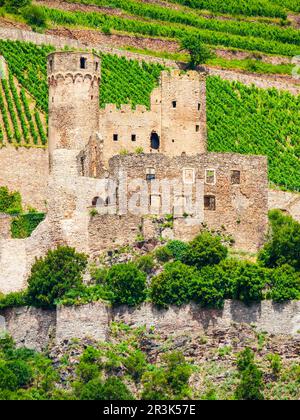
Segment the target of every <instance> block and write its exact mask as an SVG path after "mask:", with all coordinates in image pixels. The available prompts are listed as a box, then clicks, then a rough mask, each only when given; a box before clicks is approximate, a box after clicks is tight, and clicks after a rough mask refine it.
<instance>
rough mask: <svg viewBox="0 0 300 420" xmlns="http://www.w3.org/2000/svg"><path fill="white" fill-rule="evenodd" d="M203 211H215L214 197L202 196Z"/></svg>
mask: <svg viewBox="0 0 300 420" xmlns="http://www.w3.org/2000/svg"><path fill="white" fill-rule="evenodd" d="M204 210H210V211H214V210H216V197H215V196H214V195H205V196H204Z"/></svg>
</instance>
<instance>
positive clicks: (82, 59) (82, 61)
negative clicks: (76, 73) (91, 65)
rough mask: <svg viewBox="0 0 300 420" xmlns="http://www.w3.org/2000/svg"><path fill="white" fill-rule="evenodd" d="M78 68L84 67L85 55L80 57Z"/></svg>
mask: <svg viewBox="0 0 300 420" xmlns="http://www.w3.org/2000/svg"><path fill="white" fill-rule="evenodd" d="M80 68H81V69H86V58H85V57H80Z"/></svg>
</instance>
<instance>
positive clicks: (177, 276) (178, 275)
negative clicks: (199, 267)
mask: <svg viewBox="0 0 300 420" xmlns="http://www.w3.org/2000/svg"><path fill="white" fill-rule="evenodd" d="M197 276H198V273H197V271H196V269H195V268H193V267H188V266H187V265H185V264H182V263H181V262H179V261H176V262H173V263H168V264H166V265H165V267H164V271H163V272H162V273H160V274H159V275H158V276H156V277H153V279H152V282H151V288H150V296H151V300H152V302H153V303H155V304H156V305H158V306H164V307H166V306H168V305H177V306H180V305H182V304H184V303H188V302H189V301H190V300H191V298H192V296H191V290H190V288H191V284H192V282H193V280H194V279H195V278H197Z"/></svg>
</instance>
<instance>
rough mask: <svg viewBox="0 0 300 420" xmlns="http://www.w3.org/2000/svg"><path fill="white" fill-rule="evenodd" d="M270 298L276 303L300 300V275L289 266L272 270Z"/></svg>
mask: <svg viewBox="0 0 300 420" xmlns="http://www.w3.org/2000/svg"><path fill="white" fill-rule="evenodd" d="M270 286H271V289H270V291H269V292H268V295H267V296H268V298H269V299H272V300H274V301H275V302H284V301H286V300H299V299H300V273H299V272H297V271H295V269H294V268H292V267H291V266H289V265H283V266H282V267H279V268H277V269H274V270H270Z"/></svg>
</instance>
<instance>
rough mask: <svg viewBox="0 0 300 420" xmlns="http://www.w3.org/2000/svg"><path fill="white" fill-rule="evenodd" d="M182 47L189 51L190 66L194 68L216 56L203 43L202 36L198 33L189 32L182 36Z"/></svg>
mask: <svg viewBox="0 0 300 420" xmlns="http://www.w3.org/2000/svg"><path fill="white" fill-rule="evenodd" d="M180 49H181V51H183V50H186V51H188V52H189V54H190V62H189V66H190V67H191V68H193V69H194V68H195V67H197V66H199V65H200V64H205V63H206V62H207V61H208V60H210V59H211V58H213V57H214V54H213V53H212V51H211V50H210V49H209V48H208V47H207V46H206V45H205V44H204V43H203V41H202V38H201V36H200V35H198V34H189V35H186V36H184V37H183V38H181V39H180Z"/></svg>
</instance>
